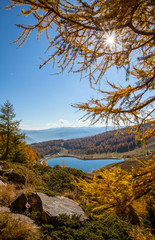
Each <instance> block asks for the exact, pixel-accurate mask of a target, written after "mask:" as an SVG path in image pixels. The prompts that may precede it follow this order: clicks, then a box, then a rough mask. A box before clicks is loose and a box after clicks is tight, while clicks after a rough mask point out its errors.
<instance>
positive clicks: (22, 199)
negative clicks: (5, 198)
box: [10, 192, 27, 213]
mask: <svg viewBox="0 0 155 240" xmlns="http://www.w3.org/2000/svg"><path fill="white" fill-rule="evenodd" d="M26 203H27V198H26V196H25V193H23V192H22V193H20V194H19V195H18V196H17V197H16V199H15V200H14V201H13V202H11V203H10V209H11V211H12V212H20V213H21V212H25V210H26Z"/></svg>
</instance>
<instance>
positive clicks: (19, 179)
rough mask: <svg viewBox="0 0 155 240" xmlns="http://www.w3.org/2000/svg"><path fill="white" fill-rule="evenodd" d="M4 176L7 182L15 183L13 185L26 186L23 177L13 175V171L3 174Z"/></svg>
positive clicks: (16, 174)
mask: <svg viewBox="0 0 155 240" xmlns="http://www.w3.org/2000/svg"><path fill="white" fill-rule="evenodd" d="M4 176H6V177H7V178H8V181H9V182H12V183H15V184H22V185H25V184H26V178H25V177H24V176H23V175H20V174H18V173H15V172H13V171H11V172H5V173H4Z"/></svg>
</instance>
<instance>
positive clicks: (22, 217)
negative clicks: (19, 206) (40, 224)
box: [0, 206, 34, 224]
mask: <svg viewBox="0 0 155 240" xmlns="http://www.w3.org/2000/svg"><path fill="white" fill-rule="evenodd" d="M0 213H9V214H10V216H11V217H13V218H14V219H16V220H19V221H23V222H27V223H29V224H33V223H34V221H33V220H32V219H31V218H29V217H27V216H25V215H22V214H18V213H11V212H10V209H9V208H7V207H1V206H0Z"/></svg>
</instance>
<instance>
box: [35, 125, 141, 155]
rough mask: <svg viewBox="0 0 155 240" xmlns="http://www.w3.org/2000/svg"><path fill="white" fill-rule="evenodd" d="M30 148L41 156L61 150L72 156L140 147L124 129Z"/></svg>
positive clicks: (55, 141) (37, 144) (132, 135)
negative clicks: (72, 154)
mask: <svg viewBox="0 0 155 240" xmlns="http://www.w3.org/2000/svg"><path fill="white" fill-rule="evenodd" d="M32 146H33V147H34V148H35V149H36V150H37V151H38V152H39V153H41V154H44V155H46V154H55V153H59V152H60V151H61V149H62V147H63V148H65V149H67V150H68V153H74V154H88V155H89V154H95V153H108V152H119V153H122V152H127V151H130V150H133V149H135V148H136V147H139V146H140V142H136V141H135V135H134V133H128V132H127V131H126V129H122V130H121V132H117V130H113V131H108V132H104V133H101V134H98V135H95V136H92V137H85V138H78V139H70V140H65V141H64V140H54V141H47V142H41V143H36V144H32Z"/></svg>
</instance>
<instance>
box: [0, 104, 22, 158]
mask: <svg viewBox="0 0 155 240" xmlns="http://www.w3.org/2000/svg"><path fill="white" fill-rule="evenodd" d="M15 117H16V114H15V113H14V108H13V105H12V104H11V103H10V102H9V101H8V100H7V101H6V102H5V103H4V105H2V106H1V107H0V136H1V149H0V156H1V159H4V160H7V159H9V158H11V159H14V160H17V155H18V154H17V153H18V152H19V145H20V143H21V141H22V140H23V139H24V138H25V135H24V134H23V133H21V132H20V128H19V124H20V121H17V120H15Z"/></svg>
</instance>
